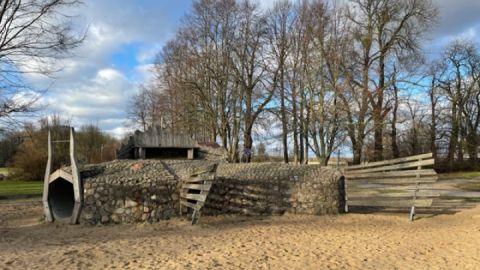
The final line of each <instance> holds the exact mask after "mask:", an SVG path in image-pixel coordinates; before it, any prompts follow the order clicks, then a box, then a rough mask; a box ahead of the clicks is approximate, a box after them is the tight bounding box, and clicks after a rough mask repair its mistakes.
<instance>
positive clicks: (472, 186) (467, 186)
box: [457, 183, 480, 191]
mask: <svg viewBox="0 0 480 270" xmlns="http://www.w3.org/2000/svg"><path fill="white" fill-rule="evenodd" d="M457 187H458V188H460V189H464V190H469V191H480V183H463V184H458V185H457Z"/></svg>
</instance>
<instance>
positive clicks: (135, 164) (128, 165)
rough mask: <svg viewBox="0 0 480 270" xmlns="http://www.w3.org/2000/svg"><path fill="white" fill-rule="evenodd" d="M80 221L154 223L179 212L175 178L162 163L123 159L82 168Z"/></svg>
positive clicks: (89, 222) (90, 222) (92, 222)
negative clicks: (82, 205) (82, 192)
mask: <svg viewBox="0 0 480 270" xmlns="http://www.w3.org/2000/svg"><path fill="white" fill-rule="evenodd" d="M81 178H82V181H83V187H84V207H83V209H82V214H81V218H80V219H81V223H88V224H95V223H111V222H114V223H120V222H122V223H131V222H145V221H147V222H153V221H158V220H160V219H168V218H170V217H172V216H175V215H176V214H177V212H178V204H179V201H178V200H179V198H178V188H177V183H178V181H177V180H176V179H175V177H174V176H173V175H172V174H170V173H169V172H168V170H166V169H165V168H164V166H163V164H162V163H161V162H158V161H154V160H142V161H138V160H122V161H113V162H108V163H103V164H99V165H91V166H87V167H85V168H83V169H82V170H81Z"/></svg>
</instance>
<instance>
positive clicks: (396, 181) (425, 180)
mask: <svg viewBox="0 0 480 270" xmlns="http://www.w3.org/2000/svg"><path fill="white" fill-rule="evenodd" d="M437 180H438V176H431V177H422V178H385V179H380V178H378V179H375V178H374V179H361V180H352V181H350V183H362V184H393V185H405V184H407V185H408V184H415V183H417V182H418V183H420V184H421V183H435V182H436V181H437Z"/></svg>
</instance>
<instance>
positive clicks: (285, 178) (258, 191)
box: [205, 163, 343, 215]
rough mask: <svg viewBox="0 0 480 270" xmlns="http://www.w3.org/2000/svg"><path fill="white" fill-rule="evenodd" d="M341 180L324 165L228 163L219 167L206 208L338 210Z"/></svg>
mask: <svg viewBox="0 0 480 270" xmlns="http://www.w3.org/2000/svg"><path fill="white" fill-rule="evenodd" d="M339 184H341V183H340V182H339V175H337V174H336V173H335V171H333V170H332V169H329V168H321V167H320V166H309V165H303V166H297V165H289V164H279V163H271V164H269V163H257V164H255V163H252V164H225V165H222V166H219V167H218V170H217V179H216V181H215V183H214V185H213V186H212V190H211V191H210V194H209V197H208V199H207V204H206V209H205V212H206V213H212V214H231V213H235V214H248V215H281V214H284V213H294V214H316V215H323V214H336V213H339V211H340V209H342V206H343V203H342V201H343V199H342V196H343V194H342V192H341V191H340V188H339V187H340V186H339Z"/></svg>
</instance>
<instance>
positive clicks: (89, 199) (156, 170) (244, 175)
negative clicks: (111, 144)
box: [81, 160, 343, 224]
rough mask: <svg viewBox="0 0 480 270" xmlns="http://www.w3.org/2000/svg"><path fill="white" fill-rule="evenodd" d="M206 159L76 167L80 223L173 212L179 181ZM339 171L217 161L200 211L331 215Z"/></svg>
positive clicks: (339, 195) (338, 202)
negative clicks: (81, 199) (80, 188)
mask: <svg viewBox="0 0 480 270" xmlns="http://www.w3.org/2000/svg"><path fill="white" fill-rule="evenodd" d="M212 163H214V162H213V161H206V160H203V161H202V160H193V161H186V160H167V161H166V160H163V161H158V160H121V161H113V162H108V163H103V164H98V165H89V166H86V167H84V168H83V169H81V177H82V181H83V185H84V207H83V209H82V215H81V222H82V223H88V224H96V223H121V222H127V223H131V222H155V221H158V220H161V219H168V218H171V217H174V216H178V215H179V211H178V210H179V192H180V187H181V180H182V179H185V178H186V177H188V175H189V172H190V171H191V170H192V169H193V168H198V167H203V166H208V165H209V164H212ZM342 207H343V187H342V183H341V181H340V179H339V175H338V174H336V173H335V171H334V170H332V169H330V168H321V167H319V166H308V165H303V166H296V165H288V164H279V163H252V164H228V163H220V164H219V166H218V169H217V177H216V180H215V182H214V184H213V186H212V190H211V191H210V194H209V196H208V198H207V203H206V205H205V208H204V210H203V213H204V214H247V215H279V214H284V213H297V214H336V213H339V212H340V211H341V209H343V208H342Z"/></svg>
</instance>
